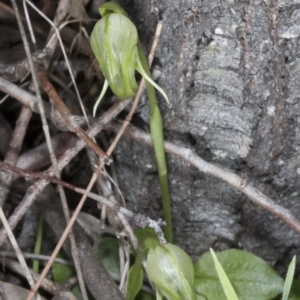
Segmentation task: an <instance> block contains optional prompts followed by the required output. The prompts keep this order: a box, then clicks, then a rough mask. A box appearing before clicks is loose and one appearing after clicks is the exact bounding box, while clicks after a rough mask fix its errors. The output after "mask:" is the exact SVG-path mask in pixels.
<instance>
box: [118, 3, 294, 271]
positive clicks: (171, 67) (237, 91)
mask: <svg viewBox="0 0 300 300" xmlns="http://www.w3.org/2000/svg"><path fill="white" fill-rule="evenodd" d="M124 2H126V3H124ZM122 5H123V7H124V8H125V9H126V10H127V11H128V13H129V14H130V16H131V17H132V18H133V19H134V21H135V23H136V24H137V25H138V27H139V33H140V36H141V39H142V40H143V42H144V45H145V46H147V45H148V44H149V43H150V42H151V36H152V35H153V32H154V30H155V24H156V22H157V19H158V18H159V17H161V18H162V19H163V21H164V28H163V33H162V36H161V39H160V43H159V46H158V51H157V52H156V58H155V62H156V69H157V71H156V72H155V74H160V76H159V78H158V82H159V84H160V85H161V86H162V87H163V88H164V89H165V91H166V92H167V93H168V95H169V97H170V99H171V102H172V104H173V106H172V108H171V109H170V108H167V106H166V105H165V103H164V101H163V100H161V99H160V100H161V101H160V104H161V107H162V109H163V117H164V123H165V130H166V134H165V135H166V138H167V139H168V140H170V141H173V142H176V143H177V144H181V145H185V146H186V147H191V148H193V149H195V150H196V152H197V153H198V154H199V155H200V156H201V157H202V158H204V159H206V160H208V161H210V162H214V163H215V164H217V165H219V166H221V167H223V168H227V169H230V170H232V171H234V172H236V173H237V174H239V175H241V176H242V177H243V178H245V179H246V180H247V181H248V182H251V183H252V184H253V185H254V186H255V187H257V188H259V189H260V190H261V191H262V192H263V193H265V194H266V195H268V196H269V197H271V198H272V199H274V200H275V201H276V202H278V203H280V204H281V205H283V206H284V207H287V208H289V209H290V210H291V211H292V213H293V214H294V215H295V216H298V215H299V213H300V205H299V202H300V196H299V188H298V187H299V183H300V182H299V181H300V180H299V174H300V143H299V123H300V118H299V112H300V110H299V109H300V107H299V105H300V104H299V103H300V102H299V93H300V85H299V79H300V68H299V64H300V59H299V54H298V53H299V47H300V39H299V36H300V1H299V0H294V1H290V0H289V1H286V0H281V1H280V0H279V1H275V0H265V1H261V0H253V1H242V0H241V1H234V0H227V1H219V0H213V1H212V0H203V1H197V0H186V1H184V0H182V1H179V0H177V1H176V0H162V1H142V0H132V1H129V0H128V1H123V2H122ZM147 114H148V110H147V106H146V105H145V106H143V107H142V108H141V111H140V117H141V118H142V119H144V121H146V122H147ZM116 160H117V170H118V176H119V183H120V186H121V190H122V191H123V192H124V196H125V198H126V200H127V202H128V205H129V206H130V207H131V208H133V209H134V210H135V211H142V212H146V213H147V214H149V215H150V216H151V217H155V216H161V204H160V192H159V188H158V187H159V185H158V179H157V174H156V168H155V161H154V158H153V152H152V150H151V149H150V148H148V147H147V146H145V145H141V144H138V143H136V142H132V141H129V140H127V139H123V141H122V143H121V144H120V145H119V146H118V149H117V155H116ZM168 164H169V171H170V175H169V182H170V185H171V198H172V212H173V219H174V226H175V243H177V244H179V245H180V246H182V247H183V248H184V249H186V250H187V251H188V252H189V253H190V254H191V255H192V256H193V257H194V258H196V257H198V256H199V255H200V254H201V253H203V252H204V251H207V250H208V249H209V247H211V246H212V247H214V248H215V249H217V250H219V249H226V248H228V247H239V248H242V249H246V250H249V251H251V252H253V253H255V254H257V255H259V256H261V257H262V258H264V259H266V260H267V261H269V262H270V263H272V264H273V265H276V266H277V268H278V270H280V271H283V269H285V268H286V265H287V262H288V261H290V259H291V257H292V255H293V254H299V250H298V249H299V246H300V239H299V235H298V234H297V233H295V232H294V231H293V230H292V229H290V228H289V227H288V226H287V225H285V224H284V223H283V222H281V221H280V220H278V219H277V218H276V217H275V216H273V215H272V214H270V213H268V212H266V211H264V210H263V209H261V208H259V207H257V206H255V205H253V204H252V203H251V202H250V201H249V200H248V199H246V198H245V197H243V196H241V194H240V193H239V192H237V191H235V190H234V189H233V188H231V187H229V186H228V185H226V184H225V183H222V182H220V181H219V180H216V179H214V178H209V177H206V176H204V175H203V174H200V173H199V172H197V171H196V170H195V169H193V168H191V167H190V166H189V165H188V164H186V163H185V162H183V161H180V160H179V159H175V158H174V157H171V156H169V157H168Z"/></svg>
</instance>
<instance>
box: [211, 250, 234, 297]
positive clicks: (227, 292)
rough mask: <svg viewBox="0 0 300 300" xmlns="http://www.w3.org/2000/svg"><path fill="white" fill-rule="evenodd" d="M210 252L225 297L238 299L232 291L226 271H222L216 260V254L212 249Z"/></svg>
mask: <svg viewBox="0 0 300 300" xmlns="http://www.w3.org/2000/svg"><path fill="white" fill-rule="evenodd" d="M210 253H211V255H212V258H213V260H214V264H215V267H216V270H217V273H218V275H219V279H220V282H221V284H222V288H223V290H224V293H225V295H226V297H227V299H228V300H238V297H237V295H236V293H235V291H234V288H233V287H232V285H231V283H230V281H229V279H228V277H227V275H226V273H225V272H224V270H223V268H222V266H221V264H220V262H219V261H218V258H217V256H216V254H215V252H214V250H213V249H210Z"/></svg>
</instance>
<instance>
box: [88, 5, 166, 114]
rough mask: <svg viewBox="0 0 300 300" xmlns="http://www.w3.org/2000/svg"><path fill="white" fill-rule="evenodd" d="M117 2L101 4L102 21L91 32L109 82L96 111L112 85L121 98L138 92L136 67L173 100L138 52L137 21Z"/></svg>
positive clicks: (96, 52)
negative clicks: (147, 70) (150, 75)
mask: <svg viewBox="0 0 300 300" xmlns="http://www.w3.org/2000/svg"><path fill="white" fill-rule="evenodd" d="M114 7H116V4H114V3H106V4H104V5H102V6H101V7H100V8H99V11H100V14H101V15H102V19H101V20H100V21H98V22H97V23H96V25H95V27H94V29H93V31H92V34H91V38H90V41H91V46H92V50H93V52H94V54H95V56H96V58H97V61H98V63H99V66H100V69H101V71H102V72H103V74H104V77H105V83H104V86H103V89H102V92H101V94H100V96H99V98H98V100H97V102H96V104H95V106H94V110H93V114H94V115H95V113H96V109H97V107H98V105H99V103H100V101H101V99H102V98H103V96H104V94H105V92H106V90H107V88H108V86H110V88H111V89H112V91H113V93H114V94H115V95H116V96H117V97H118V98H119V99H120V100H124V99H128V98H131V97H133V96H134V95H135V93H136V92H137V89H138V84H137V82H136V79H135V71H138V72H139V73H140V74H141V75H142V76H143V77H144V78H145V79H146V80H147V81H148V82H150V83H151V84H152V85H153V86H154V87H155V88H156V89H158V90H159V91H160V93H161V94H162V95H163V96H164V98H165V99H166V100H167V102H168V103H169V99H168V96H167V95H166V93H165V92H164V91H163V90H162V89H161V88H160V87H159V86H158V85H157V84H156V83H155V82H154V81H153V80H152V79H151V78H150V77H149V76H148V74H147V73H146V71H145V70H144V68H143V66H142V63H141V61H140V58H139V54H138V33H137V30H136V27H135V25H134V24H133V23H132V22H131V21H130V20H129V18H128V17H127V15H126V13H125V11H123V10H122V9H121V8H120V7H118V9H117V11H118V13H116V12H115V11H116V10H112V9H113V8H114Z"/></svg>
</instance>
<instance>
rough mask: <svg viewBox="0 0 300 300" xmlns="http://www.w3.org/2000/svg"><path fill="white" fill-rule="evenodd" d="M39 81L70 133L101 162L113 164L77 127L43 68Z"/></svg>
mask: <svg viewBox="0 0 300 300" xmlns="http://www.w3.org/2000/svg"><path fill="white" fill-rule="evenodd" d="M37 76H38V80H39V82H40V83H41V85H42V86H43V88H44V90H45V92H46V93H47V94H48V96H49V98H50V99H51V101H52V103H53V104H54V106H55V107H56V109H57V110H58V111H59V113H60V115H61V116H62V118H63V121H64V122H65V125H67V127H68V129H69V130H70V131H73V132H75V133H76V134H77V136H78V137H80V138H81V139H83V140H84V141H85V143H86V144H87V145H88V146H89V147H90V148H91V149H92V150H93V151H95V152H96V153H97V155H99V158H100V160H101V161H104V162H105V163H106V164H109V163H110V162H111V159H110V158H109V157H108V156H107V155H106V153H105V152H104V151H103V150H102V149H101V148H100V147H99V146H98V145H97V144H96V143H95V142H94V141H93V140H92V139H90V138H89V136H88V135H87V134H86V133H85V132H84V131H83V129H82V128H81V127H80V126H78V125H77V123H76V122H74V121H73V118H72V114H71V113H70V111H69V109H68V107H67V106H66V105H65V103H64V102H63V100H62V99H61V98H60V96H59V95H58V93H57V92H56V90H55V88H54V87H53V85H52V84H51V82H50V81H49V79H48V75H47V73H46V71H45V69H43V68H42V67H39V68H38V71H37Z"/></svg>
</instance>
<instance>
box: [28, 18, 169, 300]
mask: <svg viewBox="0 0 300 300" xmlns="http://www.w3.org/2000/svg"><path fill="white" fill-rule="evenodd" d="M162 24H163V23H162V21H161V22H159V23H158V25H157V29H156V32H158V34H155V37H156V38H155V39H154V41H153V46H152V47H151V51H155V49H156V46H157V43H158V40H159V35H160V32H161V28H162ZM151 55H152V52H151ZM151 63H152V62H151ZM149 65H151V64H150V62H149ZM144 84H145V80H144V79H142V80H141V82H140V85H139V89H138V92H137V94H136V96H135V99H134V103H133V105H132V108H131V110H130V112H129V114H128V117H127V118H126V120H125V121H124V123H123V126H122V127H123V131H124V130H125V128H126V127H127V126H128V124H129V122H130V119H131V117H132V115H133V113H134V110H135V108H136V106H137V103H138V101H139V99H140V97H141V94H142V92H143V88H144ZM125 124H126V125H125ZM120 137H121V134H118V135H117V136H116V138H115V140H114V142H113V143H112V145H111V146H110V148H109V149H108V151H107V152H106V154H107V155H108V156H110V155H111V153H112V151H113V149H114V148H115V146H116V144H117V142H118V141H119V139H120ZM103 167H104V162H103V161H102V162H100V164H99V167H98V169H97V170H96V172H94V173H93V175H92V178H91V180H90V183H89V185H88V187H87V188H86V191H85V193H84V195H83V197H82V198H81V200H80V202H79V204H78V206H77V208H76V210H75V211H74V214H73V216H72V218H71V220H70V222H69V223H68V225H67V227H66V229H65V231H64V233H63V235H62V237H61V239H60V240H59V242H58V243H57V245H56V247H55V249H54V251H53V253H52V255H51V259H50V260H49V262H48V263H47V265H46V266H45V268H44V270H43V272H42V274H41V277H40V279H39V281H38V282H36V285H35V287H34V289H33V290H32V291H31V293H30V295H29V296H28V297H27V300H31V299H32V298H33V297H34V295H35V293H36V292H37V290H38V287H39V285H40V283H41V281H42V280H43V278H44V277H45V276H46V275H47V273H48V271H49V269H50V267H51V264H52V261H53V259H54V258H55V257H56V256H57V254H58V252H59V250H60V248H61V246H62V244H63V243H64V241H65V239H66V237H67V234H68V232H69V231H70V229H71V228H72V226H73V224H74V222H75V220H76V218H77V215H78V214H79V212H80V210H81V208H82V206H83V204H84V202H85V200H86V198H87V196H88V193H89V192H90V190H91V189H92V187H93V185H94V183H95V181H96V180H97V177H98V175H99V174H100V171H101V169H102V168H103Z"/></svg>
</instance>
